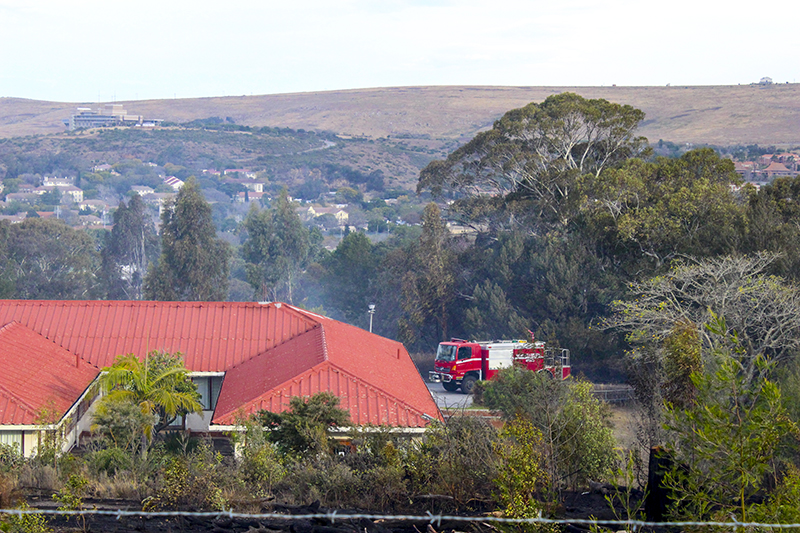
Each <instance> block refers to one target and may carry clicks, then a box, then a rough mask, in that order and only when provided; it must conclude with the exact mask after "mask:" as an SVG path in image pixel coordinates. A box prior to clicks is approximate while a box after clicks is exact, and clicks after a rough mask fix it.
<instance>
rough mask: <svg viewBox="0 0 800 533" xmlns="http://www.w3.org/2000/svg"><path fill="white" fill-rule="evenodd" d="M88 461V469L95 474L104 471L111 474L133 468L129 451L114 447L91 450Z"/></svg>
mask: <svg viewBox="0 0 800 533" xmlns="http://www.w3.org/2000/svg"><path fill="white" fill-rule="evenodd" d="M88 461H89V469H90V471H91V472H92V473H93V474H95V475H97V474H99V473H100V472H105V473H106V474H107V475H109V476H113V475H114V474H116V473H117V472H120V471H125V470H131V469H132V468H133V457H132V456H131V453H130V452H128V451H126V450H123V449H121V448H116V447H113V448H104V449H102V450H97V451H96V452H92V453H91V454H90V455H89V457H88Z"/></svg>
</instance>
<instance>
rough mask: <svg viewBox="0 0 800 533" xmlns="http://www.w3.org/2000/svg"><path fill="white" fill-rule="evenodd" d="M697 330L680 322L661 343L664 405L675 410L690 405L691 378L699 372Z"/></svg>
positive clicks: (699, 349) (691, 324) (694, 390)
mask: <svg viewBox="0 0 800 533" xmlns="http://www.w3.org/2000/svg"><path fill="white" fill-rule="evenodd" d="M701 342H702V341H701V340H700V333H699V332H698V331H697V326H696V325H695V324H693V323H691V322H689V321H688V320H685V319H682V320H679V321H678V323H677V324H675V328H674V329H673V331H672V333H670V334H669V335H668V336H667V338H666V339H664V352H665V353H664V384H663V385H662V388H663V393H662V396H663V397H664V401H665V402H667V403H670V404H672V405H674V406H675V407H679V408H682V407H688V406H689V405H691V404H693V403H694V400H695V394H696V392H697V391H696V389H695V387H694V383H693V382H692V379H691V377H692V374H699V373H702V371H703V360H702V350H701V348H702V344H701Z"/></svg>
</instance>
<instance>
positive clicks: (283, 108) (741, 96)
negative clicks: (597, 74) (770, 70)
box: [0, 84, 800, 146]
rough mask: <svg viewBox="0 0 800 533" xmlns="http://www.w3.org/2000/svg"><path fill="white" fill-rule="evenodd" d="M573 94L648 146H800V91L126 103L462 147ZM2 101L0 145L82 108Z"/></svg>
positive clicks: (431, 90)
mask: <svg viewBox="0 0 800 533" xmlns="http://www.w3.org/2000/svg"><path fill="white" fill-rule="evenodd" d="M564 91H573V92H576V93H578V94H580V95H582V96H584V97H586V98H605V99H607V100H611V101H615V102H619V103H625V104H630V105H632V106H635V107H638V108H640V109H642V110H643V111H645V112H646V114H647V118H646V120H645V122H644V123H643V124H642V126H641V128H640V131H641V134H643V135H645V136H646V137H647V138H648V139H650V140H651V141H658V140H659V139H663V140H665V141H672V142H675V143H708V144H717V145H729V144H760V145H778V146H797V145H800V127H798V125H800V84H785V85H766V86H761V85H739V86H700V87H692V86H688V87H687V86H674V87H471V86H461V87H459V86H444V87H394V88H385V89H359V90H348V91H329V92H318V93H296V94H278V95H263V96H230V97H216V98H190V99H174V100H142V101H136V102H122V103H123V104H125V107H126V109H128V111H129V112H130V113H134V114H139V115H144V116H146V117H149V118H162V119H165V120H167V121H170V122H178V123H181V122H188V121H191V120H194V119H202V118H207V117H223V118H225V117H230V118H231V119H232V120H233V121H235V122H236V123H237V124H243V125H249V126H259V127H263V126H270V127H289V128H294V129H310V130H316V131H329V132H336V133H339V134H348V135H358V136H366V137H372V138H379V137H385V136H388V135H391V136H408V137H419V136H425V137H430V138H432V139H442V140H445V139H446V140H450V141H456V142H458V141H460V140H465V139H468V138H470V137H471V136H473V135H474V134H475V133H476V132H477V131H479V130H481V129H484V128H487V127H489V126H490V125H491V123H492V121H494V120H495V119H496V118H498V117H499V116H500V115H502V113H503V112H505V111H507V110H509V109H512V108H515V107H520V106H522V105H524V104H527V103H529V102H532V101H537V102H538V101H542V100H543V99H545V98H546V97H547V96H549V95H551V94H554V93H558V92H564ZM79 105H81V106H93V105H96V104H92V103H85V102H84V103H59V102H43V101H35V100H26V99H21V98H0V137H13V136H21V135H33V134H50V133H58V132H63V131H64V126H63V124H62V120H63V119H65V118H67V117H69V115H70V114H71V113H73V112H74V110H75V107H77V106H79Z"/></svg>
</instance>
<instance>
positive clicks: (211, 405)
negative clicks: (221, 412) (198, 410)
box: [192, 376, 224, 411]
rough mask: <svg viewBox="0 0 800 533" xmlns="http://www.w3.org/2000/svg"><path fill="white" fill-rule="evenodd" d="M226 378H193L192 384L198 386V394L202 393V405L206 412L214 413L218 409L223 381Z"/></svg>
mask: <svg viewBox="0 0 800 533" xmlns="http://www.w3.org/2000/svg"><path fill="white" fill-rule="evenodd" d="M223 378H224V376H197V377H193V378H192V382H193V383H194V384H195V385H197V392H198V393H200V403H201V404H202V405H203V410H204V411H213V410H214V409H216V407H217V400H218V399H219V391H220V390H222V379H223Z"/></svg>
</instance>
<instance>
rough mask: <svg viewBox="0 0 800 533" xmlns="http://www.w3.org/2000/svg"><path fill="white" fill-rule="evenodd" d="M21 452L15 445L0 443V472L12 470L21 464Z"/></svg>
mask: <svg viewBox="0 0 800 533" xmlns="http://www.w3.org/2000/svg"><path fill="white" fill-rule="evenodd" d="M23 462H24V460H23V458H22V454H21V453H20V450H19V448H18V447H17V446H14V445H12V444H0V473H8V472H13V471H14V470H16V469H18V468H19V467H20V466H22V463H23Z"/></svg>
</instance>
